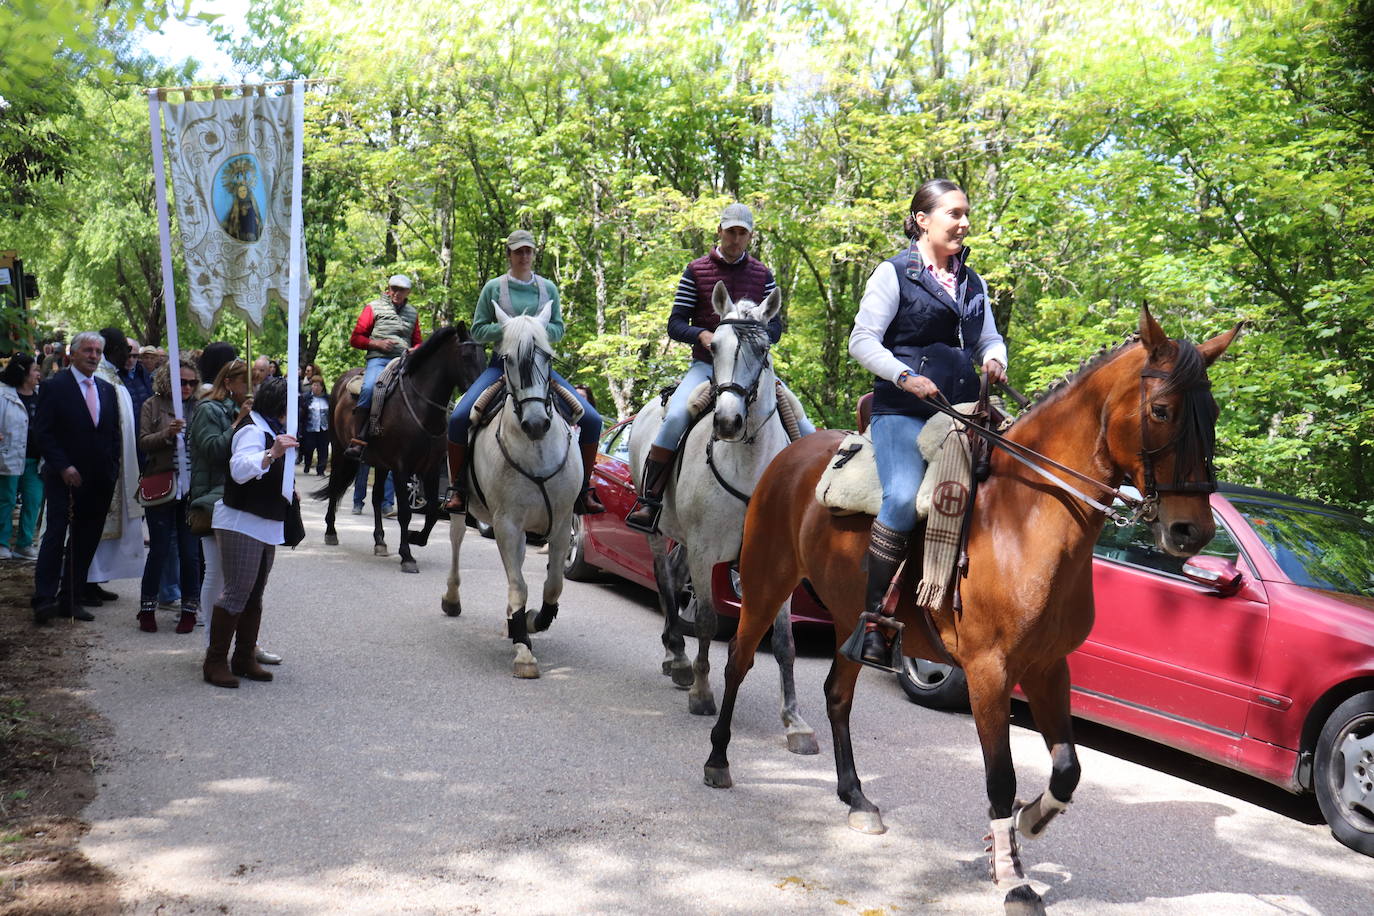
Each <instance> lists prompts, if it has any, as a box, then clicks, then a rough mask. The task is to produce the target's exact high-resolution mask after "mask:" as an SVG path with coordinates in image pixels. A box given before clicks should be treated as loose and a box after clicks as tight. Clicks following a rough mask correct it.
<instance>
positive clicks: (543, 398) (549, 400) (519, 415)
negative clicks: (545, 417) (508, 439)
mask: <svg viewBox="0 0 1374 916" xmlns="http://www.w3.org/2000/svg"><path fill="white" fill-rule="evenodd" d="M534 353H535V351H534V350H533V349H531V350H530V353H529V355H528V356H527V357H525V358H524V359H522V360H521V362H520V363H519V367H520V369H521V370H522V371H523V370H524V369H525V368H526V365H527V364H528V369H529V372H528V374H529V375H530V376H531V377H533V376H534V375H536V374H537V364H536V362H535V358H534ZM512 362H514V360H512V359H510V358H509V357H507V358H506V360H505V365H503V366H502V367H501V372H502V374H503V375H504V376H505V379H506V397H508V398H510V401H511V404H512V405H514V407H515V419H517V420H519V421H520V422H522V423H523V422H524V420H525V405H526V404H539V403H542V404H543V405H544V409H545V410H547V411H548V412H549V415H550V416H552V415H553V384H552V379H551V376H550V372H549V369H548V367H545V369H544V371H543V373H542V375H543V379H542V381H543V387H544V393H543V395H530V396H528V397H523V398H521V397H516V394H515V392H516V390H517V389H516V387H515V380H514V379H512V378H511V374H510V373H511V364H512ZM538 382H539V380H536V381H535V384H532V385H527V386H525V387H523V388H521V389H519V390H522V391H528V390H529V389H531V388H538V387H539V385H538Z"/></svg>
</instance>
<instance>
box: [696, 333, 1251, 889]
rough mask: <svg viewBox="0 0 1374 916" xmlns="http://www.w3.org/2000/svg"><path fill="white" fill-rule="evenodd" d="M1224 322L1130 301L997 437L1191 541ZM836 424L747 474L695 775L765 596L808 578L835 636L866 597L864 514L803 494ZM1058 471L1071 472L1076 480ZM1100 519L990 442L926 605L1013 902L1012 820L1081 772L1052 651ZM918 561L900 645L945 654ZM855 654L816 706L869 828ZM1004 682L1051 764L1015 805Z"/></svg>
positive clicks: (1202, 513)
mask: <svg viewBox="0 0 1374 916" xmlns="http://www.w3.org/2000/svg"><path fill="white" fill-rule="evenodd" d="M1239 332H1240V327H1239V326H1237V327H1235V328H1234V329H1232V330H1230V331H1228V332H1226V333H1224V334H1221V335H1218V336H1216V337H1213V338H1212V339H1210V340H1208V341H1206V342H1205V343H1203V344H1200V345H1194V344H1192V343H1190V342H1188V341H1186V340H1170V339H1169V338H1168V337H1166V336H1165V334H1164V332H1163V331H1162V330H1161V329H1160V327H1159V325H1158V324H1157V323H1156V321H1155V320H1154V318H1153V317H1152V316H1151V315H1150V312H1149V310H1148V308H1142V310H1141V316H1140V325H1139V339H1138V341H1129V342H1127V343H1125V344H1122V345H1121V346H1119V347H1117V348H1116V349H1114V350H1112V351H1110V352H1107V353H1105V354H1103V355H1101V356H1099V357H1097V358H1096V359H1094V360H1092V361H1090V362H1089V363H1087V364H1086V365H1085V366H1084V367H1083V368H1081V369H1080V370H1079V371H1078V372H1077V373H1076V374H1075V375H1074V376H1073V377H1072V378H1070V379H1069V380H1067V381H1066V383H1065V384H1063V385H1061V386H1060V387H1058V388H1057V389H1055V390H1054V391H1052V392H1051V393H1050V394H1049V395H1047V396H1046V397H1044V398H1043V399H1042V400H1041V401H1040V402H1039V403H1037V404H1036V405H1035V406H1033V407H1032V408H1031V409H1030V410H1028V411H1027V412H1026V413H1025V414H1023V415H1022V416H1021V418H1020V419H1018V420H1017V421H1016V423H1015V424H1014V425H1013V426H1012V427H1011V429H1010V430H1009V431H1008V432H1007V433H1006V436H1007V438H1008V439H1009V440H1011V441H1012V442H1015V443H1019V444H1020V445H1022V446H1025V447H1028V448H1030V449H1034V450H1035V451H1036V452H1039V453H1040V454H1041V455H1043V456H1045V457H1047V458H1049V459H1052V460H1054V461H1057V462H1059V463H1061V464H1062V465H1064V466H1066V467H1068V468H1071V469H1073V470H1074V471H1077V472H1080V473H1081V474H1083V475H1085V476H1086V477H1089V478H1091V479H1092V480H1094V481H1097V482H1099V483H1100V484H1101V487H1102V490H1103V491H1105V489H1106V488H1108V487H1113V488H1114V487H1116V486H1117V485H1119V484H1120V483H1121V482H1122V481H1123V480H1124V479H1125V478H1127V477H1129V478H1130V479H1131V480H1132V481H1133V482H1135V484H1136V485H1137V486H1138V487H1139V488H1140V489H1141V491H1142V492H1143V494H1144V497H1145V499H1144V502H1143V503H1141V504H1140V508H1139V510H1138V517H1139V518H1140V519H1141V520H1144V521H1147V522H1148V523H1149V525H1150V529H1151V531H1152V532H1153V534H1154V537H1155V540H1156V541H1157V543H1158V545H1159V547H1160V548H1162V549H1163V550H1165V551H1167V552H1168V553H1170V554H1172V555H1174V556H1191V555H1193V554H1195V553H1197V552H1198V551H1199V550H1200V549H1201V548H1202V547H1203V546H1205V545H1206V544H1207V542H1208V541H1209V540H1211V538H1212V535H1213V533H1214V530H1215V529H1214V524H1213V521H1212V511H1211V508H1210V507H1209V504H1208V494H1209V493H1210V492H1212V491H1213V490H1214V489H1215V487H1216V479H1215V476H1214V474H1213V473H1212V464H1211V460H1212V448H1213V442H1214V435H1215V423H1216V414H1217V409H1216V403H1215V401H1214V400H1213V399H1212V396H1211V393H1210V383H1209V381H1208V378H1207V368H1208V367H1209V366H1210V365H1211V364H1212V363H1213V362H1215V361H1216V359H1217V358H1218V357H1220V356H1221V354H1222V353H1224V352H1225V351H1226V348H1227V347H1228V346H1230V344H1231V343H1232V341H1233V340H1235V338H1236V335H1237V334H1238V333H1239ZM842 437H843V434H842V433H839V432H825V433H819V434H817V435H814V436H808V437H806V438H804V439H802V440H800V441H798V442H796V443H793V444H792V445H791V446H789V447H788V448H787V449H786V450H784V451H783V452H782V453H781V454H779V455H778V457H777V458H776V459H774V461H773V463H772V464H771V465H769V467H768V470H767V472H765V473H764V475H763V477H762V479H761V480H760V481H759V485H758V487H757V489H756V490H755V491H754V498H753V500H752V501H751V502H750V505H749V513H748V516H747V518H746V521H745V525H744V545H743V550H742V553H741V556H740V578H741V580H742V582H743V592H744V595H743V604H742V607H741V609H740V622H739V629H738V631H737V633H736V636H735V640H734V642H733V643H732V644H731V654H730V659H729V662H728V663H727V665H726V671H725V695H724V700H723V702H722V706H721V712H720V718H719V719H718V720H717V722H716V725H715V727H714V728H713V729H712V731H711V754H710V756H709V758H708V759H707V761H706V766H705V778H706V783H707V785H710V786H714V787H718V788H728V787H729V786H730V785H731V784H732V780H731V776H730V767H729V761H728V759H727V756H726V751H727V749H728V746H729V742H730V719H731V715H732V714H733V712H734V707H735V699H736V696H737V693H738V691H739V686H740V682H741V681H742V680H743V679H744V676H745V674H746V673H747V672H748V671H749V668H750V667H751V666H752V664H753V659H754V651H755V648H756V647H757V645H758V643H759V640H760V639H761V638H762V636H763V633H764V631H765V630H766V629H767V628H768V625H769V624H770V623H772V621H773V614H774V612H775V610H776V609H777V607H778V606H779V605H780V604H781V603H782V601H783V600H784V599H785V598H786V597H787V595H788V594H789V593H790V592H791V591H792V589H793V588H794V587H795V586H796V584H797V582H798V581H799V580H800V579H801V578H802V577H803V576H806V577H807V578H809V579H810V581H811V584H812V586H813V587H814V588H815V590H816V592H817V593H818V594H819V595H820V597H821V600H822V601H824V602H825V604H826V606H827V607H828V608H830V612H831V614H832V616H833V617H834V620H835V640H836V645H837V646H839V645H842V644H843V643H844V641H845V639H846V638H847V637H848V636H849V635H850V633H851V632H852V631H853V629H854V627H855V626H856V624H857V620H858V618H859V615H860V613H861V612H862V611H864V610H865V608H863V607H861V604H862V596H863V594H864V580H865V571H864V569H863V567H862V565H861V559H862V557H863V556H864V552H865V549H866V548H867V545H868V537H869V526H870V524H871V522H872V519H871V517H869V516H866V515H859V516H849V517H835V516H832V515H831V514H830V513H829V511H828V510H827V509H826V508H825V507H823V506H821V505H820V504H819V503H818V502H817V501H816V499H815V495H814V494H815V487H816V483H817V481H818V480H819V478H820V475H821V472H822V470H823V469H824V468H825V466H826V464H827V463H829V462H830V461H831V459H832V458H833V456H834V454H835V450H836V448H837V446H838V444H839V442H840V440H841V438H842ZM1073 485H1074V486H1077V487H1080V488H1081V487H1084V486H1085V484H1084V483H1083V482H1081V481H1079V480H1075V481H1074V483H1073ZM1089 489H1091V488H1089ZM1095 495H1100V492H1099V493H1097V494H1095ZM1103 521H1104V513H1103V511H1101V510H1099V509H1094V508H1092V507H1091V506H1089V505H1087V504H1086V503H1085V502H1083V501H1080V499H1078V498H1077V497H1075V496H1071V495H1069V494H1068V493H1067V492H1066V491H1065V490H1064V489H1061V488H1059V487H1058V486H1056V485H1055V484H1054V483H1050V482H1047V481H1046V480H1045V479H1044V478H1043V477H1042V476H1040V475H1039V474H1037V473H1036V472H1035V471H1034V470H1032V469H1030V468H1028V467H1026V466H1025V465H1023V464H1022V463H1020V462H1019V461H1017V460H1016V459H1014V458H1013V457H1012V456H1011V455H1009V454H1007V453H1006V452H1005V451H1003V450H1001V449H996V450H994V451H993V454H992V457H991V476H990V477H989V478H988V479H987V481H986V482H985V483H983V484H981V485H980V486H979V489H978V492H977V498H976V500H975V502H974V505H973V509H972V515H971V523H970V524H971V529H970V532H969V537H968V557H969V566H968V570H967V577H966V578H964V579H962V581H959V580H956V582H958V585H959V588H960V590H961V592H962V611H961V612H956V610H955V609H954V608H953V607H952V597H947V598H946V600H945V602H944V605H943V606H942V607H940V608H938V609H935V610H934V611H933V613H932V615H931V616H932V618H933V624H934V627H933V630H934V631H935V632H937V633H938V637H939V640H940V641H941V642H943V644H944V645H943V648H944V650H946V651H947V652H948V653H949V655H950V656H952V658H953V659H954V660H955V661H956V662H957V663H958V664H959V665H960V666H961V667H962V668H963V669H964V672H965V674H966V675H967V678H968V687H969V701H970V704H971V705H972V709H973V717H974V721H975V724H976V726H977V731H978V740H979V743H980V744H981V745H982V751H983V765H984V771H985V777H986V789H987V795H988V801H989V805H990V808H989V815H990V817H991V818H992V823H991V828H992V829H991V831H990V833H991V839H992V847H991V850H990V851H991V852H992V853H993V856H992V866H993V869H992V875H993V880H994V881H995V882H996V884H997V887H998V890H999V891H1005V901H1004V903H1005V906H1006V908H1007V909H1008V910H1009V911H1012V912H1041V911H1043V906H1044V904H1043V901H1042V900H1041V898H1040V896H1039V895H1038V894H1037V893H1036V892H1035V890H1034V889H1033V888H1031V886H1030V884H1029V882H1028V880H1027V879H1026V877H1025V874H1024V872H1023V870H1022V867H1021V862H1020V856H1019V849H1018V843H1017V834H1018V832H1019V833H1021V834H1022V835H1025V836H1027V837H1037V836H1039V835H1040V834H1041V833H1042V832H1043V830H1044V829H1045V827H1046V826H1047V824H1048V823H1049V821H1050V820H1051V819H1052V818H1053V817H1054V816H1055V815H1056V814H1058V813H1059V812H1060V811H1062V810H1064V808H1065V807H1066V806H1067V805H1068V803H1069V802H1070V800H1071V799H1072V798H1073V792H1074V789H1075V787H1076V786H1077V785H1078V781H1079V776H1080V768H1079V763H1078V758H1077V754H1076V751H1075V749H1074V742H1073V731H1072V724H1071V713H1070V708H1069V666H1068V663H1067V661H1066V660H1065V656H1067V655H1068V654H1069V653H1070V652H1072V651H1073V650H1074V649H1075V648H1077V647H1078V646H1079V645H1080V644H1082V642H1083V641H1084V639H1086V638H1087V636H1088V632H1089V631H1090V630H1091V629H1092V624H1093V592H1092V569H1091V563H1092V555H1093V553H1092V549H1093V543H1094V541H1095V540H1096V538H1097V535H1098V533H1099V532H1100V531H1101V528H1102V525H1103ZM920 568H921V560H920V539H919V538H913V539H912V552H911V555H910V556H909V557H908V559H907V564H906V569H907V570H919V569H920ZM916 578H919V573H918V574H916V575H914V576H911V577H910V578H905V579H904V582H903V584H902V588H901V592H900V598H899V602H898V610H897V616H898V619H899V620H901V621H902V622H903V623H905V624H906V627H905V631H904V639H903V643H902V651H903V653H904V654H906V655H908V656H911V657H915V658H925V659H929V660H931V661H944V657H943V655H942V654H941V653H940V652H939V647H936V646H933V645H932V644H931V640H930V639H929V638H927V636H926V635H924V634H925V633H927V632H928V630H927V628H926V627H924V626H923V625H922V623H921V621H920V619H919V616H918V615H921V613H922V612H921V610H920V608H918V607H916V605H915V603H914V600H913V595H914V592H915V582H914V580H915V579H916ZM951 591H953V590H951ZM860 667H861V666H860V665H859V664H857V663H856V662H852V661H850V660H849V659H847V658H845V657H844V656H843V655H842V654H840V653H839V652H838V651H837V652H836V653H835V658H834V661H833V662H832V664H831V668H830V673H829V676H828V677H827V678H826V682H825V697H826V711H827V713H828V715H829V717H830V723H831V728H832V731H833V737H834V746H835V768H836V772H837V775H838V794H839V797H840V799H841V800H842V801H844V802H845V803H847V804H848V805H849V826H850V827H852V828H853V829H856V830H859V831H861V832H865V833H882V832H883V831H884V829H885V828H884V826H883V823H882V818H881V816H880V814H879V811H878V808H877V806H876V805H874V804H873V803H872V802H871V801H869V799H868V798H867V797H866V796H865V795H864V792H863V788H862V786H861V785H860V782H859V777H858V774H857V772H856V770H855V764H854V751H853V746H852V744H851V740H850V728H849V713H850V708H851V706H852V703H853V700H854V687H855V682H856V680H857V678H858V674H859V669H860ZM1017 684H1020V685H1021V689H1022V691H1023V692H1024V693H1025V696H1026V699H1027V700H1028V701H1029V702H1030V707H1031V711H1032V713H1033V714H1034V717H1035V723H1036V726H1037V727H1038V728H1039V729H1040V732H1041V734H1042V736H1043V737H1044V741H1045V744H1046V746H1047V748H1048V749H1049V752H1050V758H1051V768H1052V773H1051V776H1050V782H1049V788H1048V790H1047V791H1046V792H1043V793H1041V795H1040V796H1039V797H1038V798H1036V799H1035V800H1034V801H1032V802H1031V803H1030V804H1029V805H1027V804H1024V803H1022V802H1020V801H1019V800H1018V799H1017V798H1016V772H1015V770H1014V768H1013V765H1012V757H1011V745H1010V736H1009V717H1010V701H1011V694H1012V690H1013V688H1015V687H1016V685H1017Z"/></svg>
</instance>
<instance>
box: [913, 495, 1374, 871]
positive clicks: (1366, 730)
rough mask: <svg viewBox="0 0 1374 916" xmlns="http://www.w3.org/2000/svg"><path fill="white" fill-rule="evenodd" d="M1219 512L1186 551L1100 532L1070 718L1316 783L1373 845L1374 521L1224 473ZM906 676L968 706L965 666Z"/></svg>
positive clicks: (1111, 529) (1346, 836) (1361, 844)
mask: <svg viewBox="0 0 1374 916" xmlns="http://www.w3.org/2000/svg"><path fill="white" fill-rule="evenodd" d="M1212 511H1213V515H1214V516H1215V518H1216V523H1217V533H1216V536H1215V537H1214V538H1213V539H1212V542H1211V543H1210V544H1208V545H1207V548H1206V550H1205V551H1204V552H1203V554H1202V555H1200V556H1196V557H1192V558H1190V559H1188V560H1186V561H1185V560H1182V559H1180V558H1178V557H1172V556H1169V555H1168V554H1166V553H1164V552H1163V551H1161V550H1159V549H1158V548H1157V547H1155V546H1154V539H1153V538H1152V537H1151V535H1150V533H1149V531H1148V530H1147V529H1146V528H1145V526H1144V525H1137V526H1132V527H1127V528H1118V527H1116V526H1115V525H1112V524H1108V525H1107V526H1106V528H1105V529H1104V530H1103V532H1102V535H1101V537H1100V538H1098V542H1097V546H1096V548H1095V553H1096V557H1095V558H1094V562H1093V592H1094V597H1095V599H1096V606H1097V620H1096V622H1095V623H1094V625H1093V630H1092V633H1091V635H1089V637H1088V640H1087V642H1085V643H1084V644H1083V645H1082V646H1081V647H1079V649H1078V650H1077V651H1075V652H1074V653H1073V654H1072V655H1070V656H1069V669H1070V673H1071V677H1072V681H1073V711H1074V715H1077V716H1081V717H1083V718H1085V719H1091V720H1093V721H1095V722H1100V723H1103V724H1104V725H1109V726H1112V727H1114V728H1119V729H1122V730H1124V731H1129V732H1131V733H1133V734H1137V735H1142V736H1144V737H1146V738H1149V739H1151V740H1154V741H1158V742H1160V743H1162V744H1167V745H1169V746H1170V747H1174V748H1178V749H1179V750H1182V751H1186V752H1188V753H1191V754H1195V755H1197V756H1199V757H1203V758H1206V759H1208V760H1211V761H1213V762H1215V763H1219V764H1222V765H1223V766H1228V767H1232V768H1234V769H1237V770H1241V771H1242V772H1245V773H1249V774H1251V775H1252V776H1257V777H1259V778H1260V779H1263V780H1266V781H1268V782H1272V783H1275V784H1276V785H1279V786H1282V787H1283V788H1285V789H1288V790H1289V791H1291V792H1295V793H1302V792H1315V793H1316V796H1317V802H1318V805H1319V806H1320V807H1321V811H1322V814H1323V816H1324V817H1325V818H1326V821H1327V823H1328V824H1329V825H1330V827H1331V832H1332V833H1333V834H1334V835H1335V837H1336V838H1337V839H1338V840H1340V841H1341V842H1342V843H1344V844H1345V845H1347V846H1349V847H1350V848H1352V849H1356V850H1358V851H1360V852H1363V853H1364V854H1365V855H1371V856H1374V526H1371V525H1370V524H1368V523H1366V522H1365V521H1363V520H1362V519H1359V518H1356V517H1354V516H1352V515H1349V514H1347V513H1345V512H1342V511H1340V510H1337V509H1334V508H1332V507H1330V506H1325V505H1322V504H1320V503H1313V502H1307V501H1305V500H1299V499H1294V498H1292V497H1287V496H1281V495H1279V494H1276V493H1269V492H1266V491H1263V490H1252V489H1248V488H1244V487H1234V486H1226V485H1223V486H1222V488H1221V492H1219V493H1216V494H1214V495H1213V496H1212ZM900 679H901V681H902V686H903V687H904V688H905V689H906V691H907V695H908V696H910V697H911V698H912V700H913V701H915V702H917V703H921V704H922V705H927V706H934V707H939V708H954V707H956V706H959V705H966V704H967V686H966V684H965V682H964V678H963V672H962V671H959V670H958V669H951V668H948V667H945V666H943V665H934V664H930V663H926V662H914V661H909V663H908V665H907V667H906V670H905V671H904V672H903V674H902V675H901V676H900Z"/></svg>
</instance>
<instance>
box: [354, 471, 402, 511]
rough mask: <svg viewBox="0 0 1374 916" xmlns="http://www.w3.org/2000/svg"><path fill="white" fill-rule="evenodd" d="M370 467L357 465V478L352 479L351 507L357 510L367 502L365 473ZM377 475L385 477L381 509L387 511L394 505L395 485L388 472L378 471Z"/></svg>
mask: <svg viewBox="0 0 1374 916" xmlns="http://www.w3.org/2000/svg"><path fill="white" fill-rule="evenodd" d="M371 467H372V465H370V464H368V463H366V462H359V463H358V476H357V477H354V478H353V505H354V506H355V507H357V508H359V509H361V508H362V507H363V503H365V502H367V472H368V469H369V468H371ZM377 473H378V474H385V475H386V489H385V490H384V491H383V493H382V508H383V509H388V508H390V507H391V506H394V505H396V485H395V483H393V481H392V474H391V472H390V471H378V472H377Z"/></svg>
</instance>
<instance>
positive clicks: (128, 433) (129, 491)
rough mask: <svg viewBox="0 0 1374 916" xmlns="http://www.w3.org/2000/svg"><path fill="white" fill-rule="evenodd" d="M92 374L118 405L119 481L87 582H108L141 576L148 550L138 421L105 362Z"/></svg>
mask: <svg viewBox="0 0 1374 916" xmlns="http://www.w3.org/2000/svg"><path fill="white" fill-rule="evenodd" d="M95 374H96V375H97V376H99V377H100V378H102V379H104V380H105V381H107V382H109V383H110V384H111V385H113V386H114V388H115V396H116V397H117V399H118V401H119V435H120V440H121V446H122V451H121V455H120V467H119V480H118V481H116V483H115V489H114V496H113V497H111V499H110V511H109V512H108V513H107V514H106V516H105V533H104V534H102V535H101V538H100V546H99V547H97V548H96V549H95V559H93V560H91V572H90V575H88V576H87V577H86V581H87V582H110V581H113V580H115V579H133V578H141V577H142V576H143V562H144V560H145V558H146V557H147V553H148V550H147V548H146V547H144V546H143V524H142V522H141V521H140V520H141V519H142V518H143V507H142V506H140V505H139V504H138V498H137V494H138V419H137V418H136V417H135V416H134V402H133V398H131V397H130V396H129V391H128V389H127V388H125V387H124V382H123V381H121V380H120V378H119V373H118V372H116V371H115V368H114V366H112V365H110V363H109V361H108V360H103V359H102V360H101V361H100V366H99V367H98V368H97V369H96V370H95Z"/></svg>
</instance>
